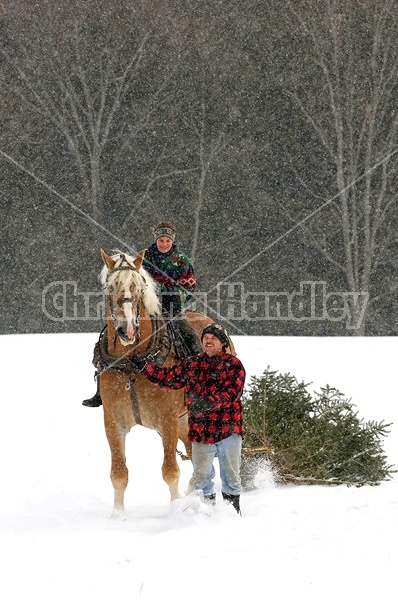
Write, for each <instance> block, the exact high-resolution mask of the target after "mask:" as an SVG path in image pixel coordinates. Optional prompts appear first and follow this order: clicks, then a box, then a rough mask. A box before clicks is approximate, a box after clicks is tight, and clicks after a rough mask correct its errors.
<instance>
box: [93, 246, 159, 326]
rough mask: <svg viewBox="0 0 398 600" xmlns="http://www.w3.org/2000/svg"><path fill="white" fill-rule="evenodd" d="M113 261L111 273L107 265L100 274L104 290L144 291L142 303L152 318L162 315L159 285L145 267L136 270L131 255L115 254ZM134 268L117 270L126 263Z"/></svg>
mask: <svg viewBox="0 0 398 600" xmlns="http://www.w3.org/2000/svg"><path fill="white" fill-rule="evenodd" d="M111 258H112V260H114V261H115V266H114V268H113V269H112V271H110V270H109V269H108V267H107V266H106V265H104V266H103V267H102V270H101V273H100V281H101V284H102V286H103V288H104V289H105V290H106V291H107V290H109V289H110V288H112V287H116V286H117V287H121V288H122V289H125V290H129V289H130V288H131V287H133V288H134V289H136V290H137V291H142V294H143V297H142V301H143V303H144V306H145V308H146V310H147V312H148V314H149V315H150V316H153V315H159V314H160V313H161V308H160V301H159V298H158V295H157V285H156V281H155V280H154V279H153V277H152V276H151V275H150V274H149V273H148V271H146V270H145V269H144V268H143V267H140V268H139V269H136V267H135V265H134V258H133V257H132V256H130V255H129V254H125V253H123V254H122V253H118V254H114V255H113V256H112V257H111ZM126 261H127V263H128V264H129V265H130V266H131V267H132V268H131V269H123V270H119V271H118V270H117V268H118V267H119V266H121V265H123V264H125V262H126Z"/></svg>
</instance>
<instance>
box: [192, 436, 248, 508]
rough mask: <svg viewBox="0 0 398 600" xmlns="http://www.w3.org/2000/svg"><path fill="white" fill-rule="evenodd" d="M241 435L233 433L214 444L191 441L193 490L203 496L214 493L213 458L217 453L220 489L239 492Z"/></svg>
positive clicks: (236, 493) (230, 492)
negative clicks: (200, 492) (198, 491)
mask: <svg viewBox="0 0 398 600" xmlns="http://www.w3.org/2000/svg"><path fill="white" fill-rule="evenodd" d="M241 450H242V436H240V435H239V434H237V433H234V434H232V435H230V436H229V437H227V438H226V439H225V440H222V441H221V442H217V443H216V444H199V443H198V442H193V443H192V463H193V476H194V480H195V490H200V491H202V493H203V495H204V496H209V495H210V494H213V493H214V483H213V479H214V476H215V469H214V465H213V460H214V458H215V456H216V454H217V458H218V462H219V465H220V477H221V485H222V487H221V490H222V491H223V492H224V494H231V495H233V496H239V494H240V493H241V489H242V488H241V483H240V473H239V471H240V463H241Z"/></svg>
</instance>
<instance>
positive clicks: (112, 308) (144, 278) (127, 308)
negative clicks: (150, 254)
mask: <svg viewBox="0 0 398 600" xmlns="http://www.w3.org/2000/svg"><path fill="white" fill-rule="evenodd" d="M101 255H102V259H103V261H104V267H103V268H102V271H101V282H102V285H103V287H104V289H105V293H106V294H107V295H108V307H109V312H110V316H111V318H112V321H113V325H114V328H115V332H116V335H117V336H118V337H119V339H120V341H121V342H122V344H123V345H130V344H133V345H134V346H136V345H137V344H138V343H139V342H140V329H139V319H140V307H141V306H142V304H141V303H143V305H144V306H145V308H146V311H147V313H148V314H149V315H155V314H159V313H160V305H159V300H158V297H157V295H156V283H155V282H154V280H153V279H152V278H151V276H150V275H149V274H148V273H147V272H146V271H145V270H144V269H143V268H142V261H143V259H144V252H142V253H141V254H139V255H138V256H137V257H136V258H135V259H133V258H132V257H131V256H129V255H128V254H122V253H119V254H115V255H113V256H108V254H107V253H106V252H105V251H104V250H102V249H101Z"/></svg>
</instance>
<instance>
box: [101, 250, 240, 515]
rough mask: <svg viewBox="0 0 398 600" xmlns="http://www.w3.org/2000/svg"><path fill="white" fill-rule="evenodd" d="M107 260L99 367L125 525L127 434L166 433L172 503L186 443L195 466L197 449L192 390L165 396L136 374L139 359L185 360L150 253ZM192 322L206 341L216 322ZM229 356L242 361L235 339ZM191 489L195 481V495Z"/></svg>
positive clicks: (192, 316)
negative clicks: (137, 430) (146, 263)
mask: <svg viewBox="0 0 398 600" xmlns="http://www.w3.org/2000/svg"><path fill="white" fill-rule="evenodd" d="M101 255H102V259H103V262H104V265H103V267H102V270H101V273H100V280H101V283H102V286H103V289H104V292H105V298H106V311H105V312H106V323H107V324H106V326H105V328H104V330H103V332H102V333H101V336H100V339H99V341H98V342H97V344H96V348H95V351H94V361H93V362H94V364H95V365H96V367H97V369H98V370H99V373H100V374H99V378H100V380H99V385H100V395H101V399H102V404H103V410H104V425H105V433H106V437H107V440H108V444H109V448H110V452H111V474H110V477H111V481H112V485H113V490H114V505H113V516H114V517H121V518H124V514H125V512H124V495H125V490H126V488H127V485H128V468H127V465H126V453H125V440H126V435H127V433H128V432H129V431H130V430H131V429H132V428H133V427H134V426H135V425H142V426H144V427H146V428H149V429H152V430H154V431H157V432H158V433H159V434H160V436H161V439H162V444H163V463H162V476H163V479H164V481H165V482H166V484H167V485H168V487H169V491H170V501H173V500H176V499H177V498H181V494H180V491H179V478H180V468H179V466H178V462H177V444H178V440H181V441H182V443H183V445H184V447H185V452H186V456H184V458H188V459H191V457H192V448H191V443H190V441H189V440H188V419H187V410H186V407H185V404H184V390H167V391H165V390H164V389H162V388H160V387H159V386H158V385H157V384H154V383H151V382H150V381H149V380H148V379H147V378H146V377H145V376H144V375H142V374H141V373H137V372H135V371H133V370H132V368H131V363H130V361H129V356H131V355H133V354H140V355H144V356H148V357H149V358H152V359H154V360H155V361H156V362H157V363H158V364H162V365H164V366H166V367H168V366H171V365H174V364H177V362H178V361H179V358H178V355H177V352H176V349H175V347H174V345H173V343H172V342H171V340H170V337H169V334H168V331H167V327H166V324H165V321H164V320H163V318H162V311H161V304H160V301H159V297H158V294H157V284H156V282H155V280H154V279H153V278H152V277H151V275H150V274H149V273H148V272H147V271H145V269H144V268H143V266H142V262H143V259H144V255H145V251H143V252H142V253H141V254H139V255H138V256H137V257H135V258H133V257H132V256H130V255H128V254H126V253H121V252H118V253H117V254H113V255H112V256H110V255H108V254H107V253H106V252H105V251H104V250H103V249H102V248H101ZM185 316H186V318H187V319H188V320H189V322H190V324H191V326H192V327H193V329H194V331H195V333H196V334H197V335H198V337H199V338H200V334H201V332H202V330H203V328H204V327H205V326H206V325H208V324H209V323H212V322H214V321H213V320H212V319H211V318H210V317H208V316H206V315H204V314H203V313H199V312H192V311H191V312H187V313H186V315H185ZM229 351H230V352H231V353H234V354H235V351H234V347H233V344H232V341H231V340H230V348H229ZM180 454H182V453H180ZM191 490H192V480H191V482H190V484H189V488H188V491H191Z"/></svg>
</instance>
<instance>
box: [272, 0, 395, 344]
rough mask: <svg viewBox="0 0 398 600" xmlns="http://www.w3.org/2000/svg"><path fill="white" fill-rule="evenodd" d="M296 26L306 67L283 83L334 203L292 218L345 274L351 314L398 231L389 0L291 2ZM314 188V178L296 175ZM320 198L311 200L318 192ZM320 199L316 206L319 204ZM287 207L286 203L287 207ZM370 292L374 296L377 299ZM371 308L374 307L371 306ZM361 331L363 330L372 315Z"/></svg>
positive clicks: (392, 19) (371, 287)
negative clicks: (313, 143)
mask: <svg viewBox="0 0 398 600" xmlns="http://www.w3.org/2000/svg"><path fill="white" fill-rule="evenodd" d="M289 9H290V15H291V16H292V17H293V19H292V24H293V25H294V26H295V27H296V29H297V25H298V26H299V30H300V31H301V34H302V37H301V42H302V47H301V56H302V58H303V60H304V61H305V68H304V69H301V70H297V71H296V72H293V71H290V72H287V73H286V74H285V76H284V78H283V88H284V90H285V92H286V93H287V94H288V95H289V96H290V98H291V99H292V100H293V102H294V104H295V106H296V107H298V109H299V112H300V114H301V115H302V117H304V119H305V121H306V123H307V125H309V128H310V129H311V130H312V132H313V134H314V135H315V137H316V139H317V141H318V144H319V145H320V147H321V149H323V153H324V155H325V156H326V163H329V165H331V167H330V172H331V173H332V176H331V177H329V176H328V173H325V182H328V183H327V184H326V185H329V186H330V187H329V188H328V189H327V188H325V190H324V193H325V195H324V197H323V199H322V200H323V201H324V200H325V196H326V197H328V198H329V200H328V201H326V202H322V201H320V196H319V189H318V192H317V194H315V193H314V194H313V198H314V196H317V199H318V200H317V201H318V202H319V204H320V205H321V206H322V211H318V212H316V218H314V219H312V220H311V221H308V220H306V219H304V220H303V221H302V225H300V218H302V214H301V215H300V218H297V216H295V215H294V213H293V212H291V214H292V218H293V219H294V220H295V222H296V223H297V225H300V227H302V229H303V231H304V232H305V234H306V236H307V239H308V241H309V243H310V244H311V245H312V246H313V247H315V248H317V249H318V250H319V251H320V252H321V253H322V255H323V256H324V257H325V258H326V259H327V260H328V261H329V263H330V264H331V265H332V266H333V267H334V268H336V269H337V270H338V271H339V272H340V273H342V274H343V276H344V278H345V281H346V286H347V288H346V289H347V291H348V292H350V294H349V298H350V302H351V303H352V306H351V309H352V311H353V314H354V315H356V316H355V317H354V318H357V319H359V318H360V315H359V314H358V310H362V309H363V307H362V308H361V307H360V306H359V305H358V303H356V302H355V298H356V297H357V296H356V295H357V294H358V293H364V294H375V289H376V288H377V286H378V282H377V270H378V267H379V266H380V264H381V263H382V261H383V259H385V258H386V252H387V251H388V241H389V238H390V237H391V235H395V232H392V231H391V229H389V227H388V219H389V214H390V211H391V209H392V208H393V207H394V206H396V205H397V198H396V194H395V193H394V189H393V188H394V183H396V168H397V159H398V111H397V92H398V79H397V75H398V60H397V59H398V56H397V31H398V28H397V25H398V15H397V12H396V4H395V2H394V1H392V0H374V1H369V2H364V3H359V2H357V3H347V2H342V1H341V0H322V2H315V1H313V0H305V1H304V2H301V3H298V4H296V3H295V2H289ZM297 174H298V175H299V177H300V178H301V181H302V183H303V184H304V186H305V189H306V190H307V192H311V190H312V189H313V188H312V185H311V184H310V183H309V182H308V180H307V178H306V173H305V172H304V174H303V171H302V172H301V173H297ZM312 202H313V199H312ZM312 206H313V204H312ZM287 210H288V208H287ZM375 297H376V296H375V295H374V296H371V298H370V300H371V302H372V301H374V300H375ZM369 306H370V304H369V305H368V310H369ZM368 310H367V312H366V313H365V316H364V318H362V319H361V322H360V324H359V326H358V328H357V329H356V330H355V331H354V333H355V334H358V335H363V334H364V333H365V327H366V315H367V313H368Z"/></svg>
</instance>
